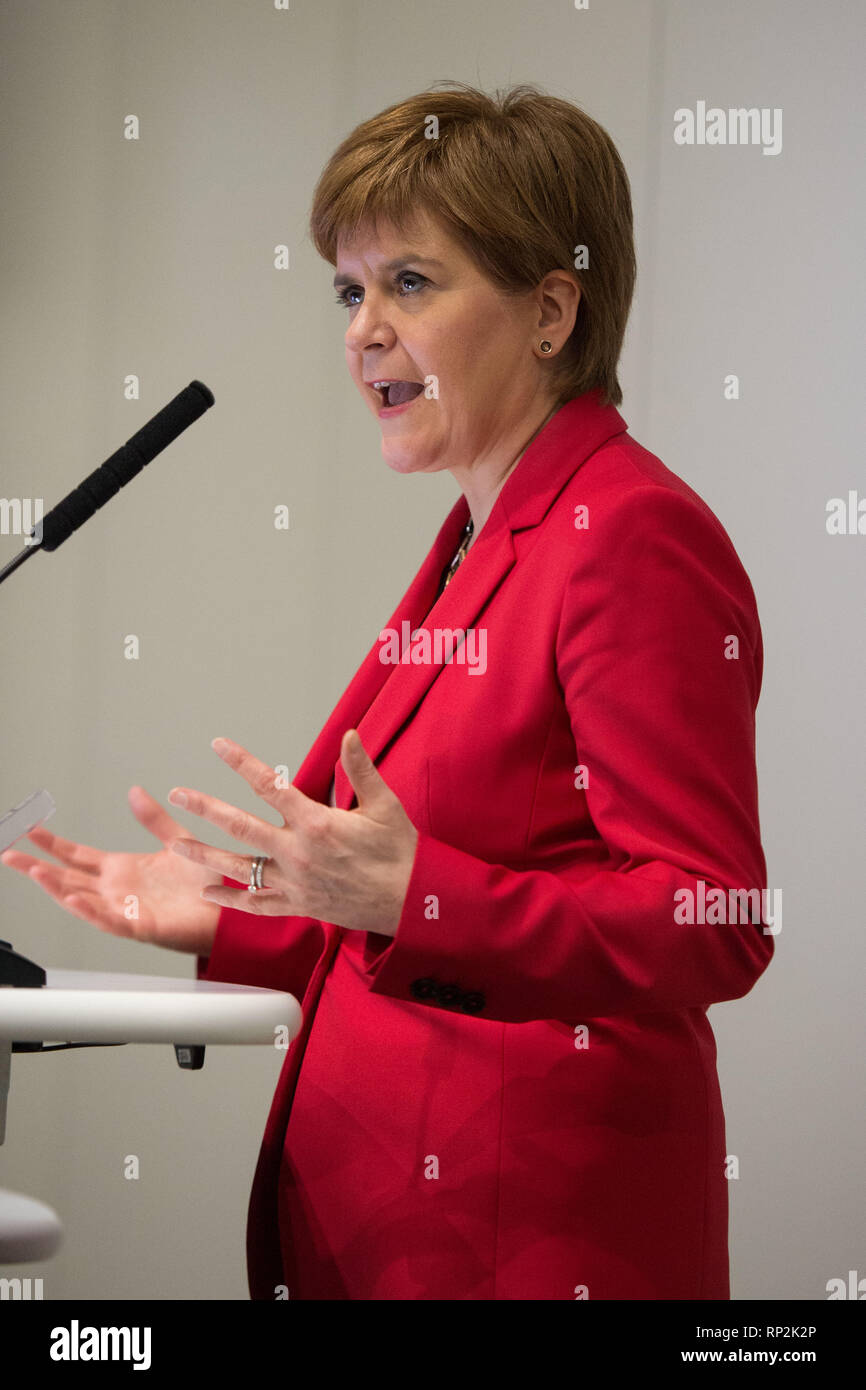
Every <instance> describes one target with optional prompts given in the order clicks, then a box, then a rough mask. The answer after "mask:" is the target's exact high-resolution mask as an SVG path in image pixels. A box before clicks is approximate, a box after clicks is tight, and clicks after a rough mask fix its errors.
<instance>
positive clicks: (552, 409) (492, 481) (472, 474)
mask: <svg viewBox="0 0 866 1390" xmlns="http://www.w3.org/2000/svg"><path fill="white" fill-rule="evenodd" d="M559 406H560V402H559V401H556V402H553V403H551V402H550V401H545V402H543V403H541V404H539V405H538V406H537V407H536V409H535V410H534V411H533V412H532V414H531V415H530V417H529V418H530V421H531V422H532V423H530V426H529V430H528V432H527V427H526V424H525V423H524V425H523V426H522V429H521V430H520V431H519V432H516V437H517V439H518V440H519V439H520V438H521V437H522V440H523V442H522V444H518V449H519V452H518V453H517V454H516V455H515V454H513V453H512V450H513V448H514V444H513V440H512V443H511V445H510V446H507V447H506V448H503V449H500V450H497V453H498V454H499V455H500V458H499V459H498V460H493V459H489V458H488V459H484V460H483V462H480V463H476V464H474V465H472V466H471V467H469V468H452V469H451V470H450V471H451V473H452V474H453V475H454V477H455V478H456V480H457V482H458V483H459V485H460V488H461V491H462V492H463V495H464V497H465V498H466V501H467V503H468V505H469V515H470V517H471V518H472V527H473V530H472V538H471V540H470V542H469V544H470V545H473V544H474V543H475V541H476V540H477V539H478V532H479V531H480V530H481V528H482V526H483V525H484V523H485V522H486V521H487V518H488V517H489V516H490V513H491V512H492V511H493V507H494V505H495V503H496V499H497V497H498V496H499V494H500V492H501V491H502V488H503V487H504V485H505V482H506V480H507V479H508V477H509V476H510V475H511V473H513V471H514V469H515V468H516V467H517V465H518V463H519V462H520V460H521V459H522V458H523V455H524V454H525V453H526V450H527V449H528V448H529V446H530V444H531V443H532V441H533V439H534V438H535V436H536V435H537V434H540V433H541V431H542V430H543V429H544V426H545V425H546V424H547V422H548V420H550V419H552V418H553V416H554V415H555V414H556V412H557V410H558V409H559ZM503 455H504V460H505V461H504V463H503V462H502V457H501V456H503ZM467 549H468V547H467Z"/></svg>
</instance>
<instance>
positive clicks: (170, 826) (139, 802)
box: [127, 787, 185, 845]
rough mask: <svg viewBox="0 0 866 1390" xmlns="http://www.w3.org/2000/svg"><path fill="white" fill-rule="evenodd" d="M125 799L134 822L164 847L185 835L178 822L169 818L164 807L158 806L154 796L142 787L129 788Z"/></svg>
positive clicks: (171, 817) (172, 817)
mask: <svg viewBox="0 0 866 1390" xmlns="http://www.w3.org/2000/svg"><path fill="white" fill-rule="evenodd" d="M127 799H128V801H129V805H130V808H131V810H132V814H133V815H134V816H135V818H136V820H137V821H140V822H141V824H142V825H143V826H144V828H145V830H149V831H150V833H151V835H155V836H156V838H157V839H158V840H161V841H162V843H163V844H164V845H165V844H167V843H168V841H169V840H176V839H177V837H178V835H183V834H184V833H185V832H184V828H183V826H182V825H181V823H180V821H176V820H175V818H174V816H170V815H169V813H168V811H167V810H166V809H165V807H164V806H162V805H160V803H159V802H158V801H157V799H156V797H155V796H151V794H150V792H147V791H145V789H144V787H130V789H129V792H128V793H127Z"/></svg>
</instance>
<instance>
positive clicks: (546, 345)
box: [538, 338, 553, 352]
mask: <svg viewBox="0 0 866 1390" xmlns="http://www.w3.org/2000/svg"><path fill="white" fill-rule="evenodd" d="M538 346H539V347H540V348H541V351H542V352H550V351H551V349H552V347H553V343H549V342H548V341H547V339H546V338H545V339H544V341H543V342H542V343H539V345H538Z"/></svg>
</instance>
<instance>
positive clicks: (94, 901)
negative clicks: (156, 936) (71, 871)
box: [60, 892, 135, 937]
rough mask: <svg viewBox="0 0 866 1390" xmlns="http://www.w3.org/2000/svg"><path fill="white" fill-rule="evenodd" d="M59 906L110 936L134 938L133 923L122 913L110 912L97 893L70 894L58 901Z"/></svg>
mask: <svg viewBox="0 0 866 1390" xmlns="http://www.w3.org/2000/svg"><path fill="white" fill-rule="evenodd" d="M60 902H61V906H63V907H65V908H66V910H67V912H71V913H72V915H73V917H80V918H81V919H82V921H84V922H89V923H90V924H91V926H94V927H99V928H100V930H102V931H106V932H110V934H111V935H112V936H127V937H128V936H134V935H135V930H134V922H133V921H132V920H130V919H129V918H128V917H124V915H123V913H122V912H112V911H111V909H110V908H108V907H106V905H105V900H104V899H103V898H100V897H99V895H98V894H97V893H84V892H78V893H71V894H68V895H67V896H66V897H64V898H61V899H60Z"/></svg>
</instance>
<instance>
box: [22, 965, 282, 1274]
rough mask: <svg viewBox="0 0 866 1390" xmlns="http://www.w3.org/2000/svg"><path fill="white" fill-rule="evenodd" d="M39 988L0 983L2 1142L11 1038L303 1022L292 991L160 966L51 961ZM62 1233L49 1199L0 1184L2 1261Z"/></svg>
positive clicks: (247, 1028)
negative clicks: (64, 966)
mask: <svg viewBox="0 0 866 1390" xmlns="http://www.w3.org/2000/svg"><path fill="white" fill-rule="evenodd" d="M45 974H46V982H45V984H44V985H43V986H42V988H41V989H23V988H12V987H10V988H7V989H0V1144H2V1143H3V1139H4V1137H5V1130H6V1097H7V1094H8V1091H9V1078H10V1062H11V1057H12V1055H13V1054H12V1043H13V1042H16V1043H17V1042H46V1043H50V1042H69V1043H75V1042H82V1043H83V1042H92V1043H100V1042H105V1043H173V1044H175V1045H179V1044H183V1045H186V1046H188V1047H193V1046H197V1045H200V1044H205V1043H235V1044H238V1043H240V1044H252V1043H258V1044H260V1045H261V1044H270V1045H271V1046H274V1044H275V1043H276V1041H277V1040H278V1038H279V1040H280V1041H281V1042H285V1043H289V1042H291V1040H292V1039H293V1038H294V1037H295V1036H296V1035H297V1033H298V1032H299V1030H300V1027H301V1017H302V1016H301V1006H300V1004H299V1003H298V1001H297V999H296V998H295V996H294V995H293V994H284V993H282V992H281V991H279V990H274V989H256V988H254V987H252V986H250V985H229V984H221V983H219V982H214V981H210V980H179V979H175V978H174V977H172V976H163V975H110V974H103V973H101V972H98V971H91V970H46V972H45ZM60 1238H61V1226H60V1222H59V1220H58V1218H57V1216H56V1213H55V1212H53V1211H52V1210H51V1208H50V1207H46V1206H45V1204H44V1203H42V1202H37V1201H35V1200H34V1199H32V1198H28V1197H23V1196H20V1195H19V1194H17V1193H11V1192H0V1263H2V1262H8V1261H13V1260H33V1259H37V1258H39V1257H40V1256H41V1255H47V1254H50V1253H53V1251H54V1250H55V1249H56V1248H57V1245H58V1244H59V1242H60Z"/></svg>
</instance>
